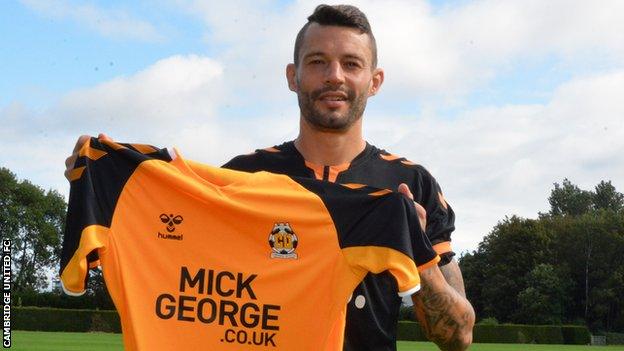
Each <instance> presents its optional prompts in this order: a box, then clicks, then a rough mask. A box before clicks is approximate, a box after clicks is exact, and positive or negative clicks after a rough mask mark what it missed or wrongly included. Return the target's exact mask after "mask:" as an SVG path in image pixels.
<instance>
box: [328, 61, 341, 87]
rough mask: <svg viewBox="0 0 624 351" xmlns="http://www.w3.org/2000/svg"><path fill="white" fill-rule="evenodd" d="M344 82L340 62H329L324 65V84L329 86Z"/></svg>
mask: <svg viewBox="0 0 624 351" xmlns="http://www.w3.org/2000/svg"><path fill="white" fill-rule="evenodd" d="M343 83H344V72H343V71H342V66H341V65H340V62H331V63H330V64H329V65H327V66H326V72H325V84H327V85H330V86H340V85H342V84H343Z"/></svg>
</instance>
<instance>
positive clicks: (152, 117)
mask: <svg viewBox="0 0 624 351" xmlns="http://www.w3.org/2000/svg"><path fill="white" fill-rule="evenodd" d="M354 4H355V5H357V6H359V7H360V8H361V9H362V10H363V11H364V12H365V13H366V14H367V15H368V17H369V19H370V21H371V24H372V27H373V30H374V31H375V35H376V37H377V41H378V46H379V55H380V66H381V67H382V68H384V69H385V70H386V81H385V83H384V86H383V87H382V90H381V92H380V94H379V95H377V96H375V97H374V98H372V99H370V100H369V104H368V108H367V111H366V113H365V122H364V125H365V136H366V138H367V140H369V141H370V142H372V143H374V144H376V145H378V146H380V147H384V148H386V149H388V150H389V151H391V152H393V153H395V154H399V155H402V156H405V157H407V158H409V159H412V160H413V161H415V162H419V163H422V164H423V165H424V166H425V167H427V168H428V169H429V170H430V171H431V172H432V173H433V174H434V175H435V176H436V178H437V179H438V181H439V182H440V184H441V185H442V187H443V189H444V191H445V195H446V197H447V199H449V202H450V203H451V205H452V206H453V207H454V209H455V212H456V213H457V215H458V218H457V228H458V229H457V233H456V236H455V242H456V245H457V247H458V248H459V250H460V251H462V250H463V251H465V250H471V249H474V248H475V247H476V244H477V243H478V242H479V241H480V240H481V238H482V237H483V235H485V234H487V233H488V232H489V231H490V230H491V228H492V226H493V225H494V224H496V222H497V221H498V220H500V219H501V218H503V217H504V216H505V215H512V214H518V215H522V216H528V217H534V216H536V215H537V212H538V211H545V210H547V207H548V204H547V201H546V198H547V196H548V192H549V191H550V189H551V188H552V183H553V182H561V181H562V180H563V178H564V177H568V178H569V179H570V180H572V182H574V183H577V184H579V185H580V186H582V187H584V188H592V187H593V186H594V185H595V184H597V183H598V182H599V181H600V180H603V179H604V180H612V181H613V182H614V185H615V186H616V187H617V188H618V189H619V190H620V191H624V177H622V174H624V153H623V152H622V150H623V149H624V117H623V116H624V93H623V92H624V64H623V62H624V40H622V38H621V34H620V33H623V32H624V2H622V1H618V0H613V1H607V0H605V1H602V2H600V6H596V4H595V3H594V2H589V1H573V0H552V1H547V2H544V1H538V0H522V1H520V0H518V1H497V0H475V1H468V0H461V1H426V0H409V1H408V0H404V1H403V0H396V1H394V2H392V4H391V5H388V2H382V1H372V0H368V1H367V0H361V1H355V2H354ZM316 5H317V3H316V2H310V1H297V2H290V1H269V0H265V1H228V2H216V1H193V0H158V1H131V2H128V1H77V0H54V1H42V0H23V1H3V2H0V31H1V33H2V35H1V36H0V75H1V76H2V79H1V80H0V123H1V125H2V128H0V146H2V149H3V152H2V153H1V154H0V166H3V167H8V168H9V169H11V170H12V171H13V172H15V173H16V174H17V175H18V177H20V178H25V179H30V180H32V181H33V182H34V183H36V184H39V185H41V186H42V187H44V188H53V189H57V190H58V191H60V192H61V193H63V194H67V191H68V186H67V183H66V181H65V179H64V178H63V169H64V165H63V160H64V159H65V157H67V156H68V155H69V153H70V152H71V149H72V148H73V144H74V142H75V139H76V138H77V137H78V135H80V134H97V133H98V132H106V133H108V134H109V135H111V136H113V137H115V138H116V139H118V140H123V141H133V142H147V143H151V144H155V145H159V146H174V145H175V146H178V147H179V148H180V149H181V150H182V151H183V152H184V153H185V154H186V155H187V156H189V157H191V158H194V159H197V160H200V161H204V162H207V163H212V164H215V165H218V164H221V163H223V162H225V161H227V160H228V159H230V158H231V157H233V156H235V155H237V154H240V153H247V152H249V151H250V150H253V149H255V148H262V147H266V146H270V145H274V144H279V143H281V142H282V141H284V140H289V139H292V138H294V137H296V135H297V120H298V108H297V104H296V97H295V95H294V94H292V93H291V92H289V91H288V89H287V86H286V82H285V79H284V73H283V72H284V67H285V65H286V64H287V63H289V62H290V61H291V55H292V44H293V41H294V36H295V34H296V32H297V30H298V29H299V28H300V27H301V25H303V23H304V21H305V17H307V16H308V15H309V14H310V13H311V11H312V10H313V9H314V7H315V6H316Z"/></svg>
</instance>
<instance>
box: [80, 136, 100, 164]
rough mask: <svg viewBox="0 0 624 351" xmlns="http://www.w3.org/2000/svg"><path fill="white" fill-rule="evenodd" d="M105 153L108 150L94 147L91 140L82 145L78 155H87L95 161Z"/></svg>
mask: <svg viewBox="0 0 624 351" xmlns="http://www.w3.org/2000/svg"><path fill="white" fill-rule="evenodd" d="M104 155H106V151H102V150H98V149H94V148H92V147H91V140H89V142H88V143H84V144H83V145H82V148H80V152H79V153H78V156H86V157H88V158H89V159H91V160H93V161H96V160H97V159H99V158H100V157H102V156H104Z"/></svg>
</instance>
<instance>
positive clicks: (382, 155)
mask: <svg viewBox="0 0 624 351" xmlns="http://www.w3.org/2000/svg"><path fill="white" fill-rule="evenodd" d="M379 157H381V158H382V159H384V160H386V161H394V160H398V159H400V158H401V157H399V156H397V155H393V154H388V155H384V154H379Z"/></svg>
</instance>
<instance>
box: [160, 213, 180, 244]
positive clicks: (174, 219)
mask: <svg viewBox="0 0 624 351" xmlns="http://www.w3.org/2000/svg"><path fill="white" fill-rule="evenodd" d="M183 220H184V218H182V216H180V215H175V216H174V215H173V214H169V215H168V214H166V213H163V214H161V215H160V221H161V222H163V223H165V224H166V225H167V234H163V233H161V232H158V238H159V239H167V240H183V239H184V235H183V234H180V232H178V233H177V234H173V232H175V230H176V227H175V226H176V225H178V224H180V223H182V221H183Z"/></svg>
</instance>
